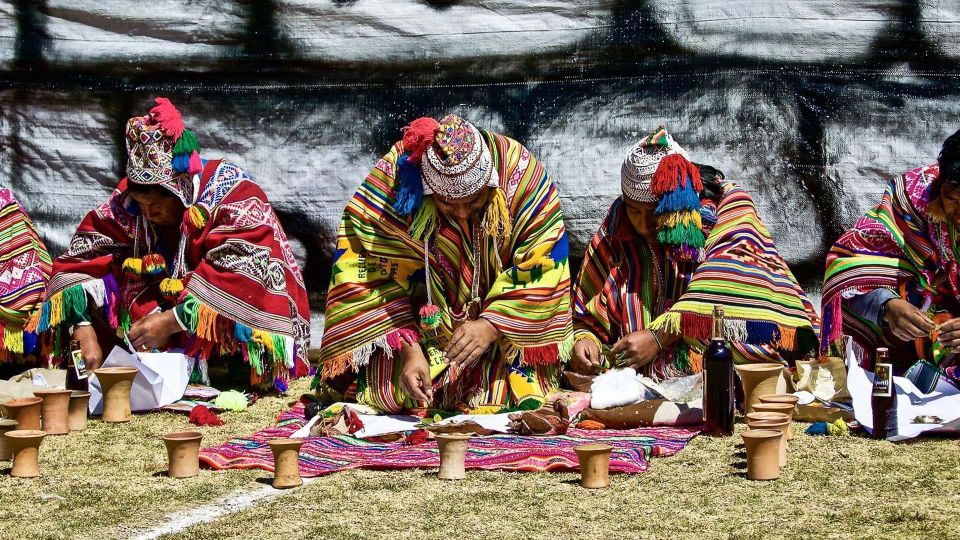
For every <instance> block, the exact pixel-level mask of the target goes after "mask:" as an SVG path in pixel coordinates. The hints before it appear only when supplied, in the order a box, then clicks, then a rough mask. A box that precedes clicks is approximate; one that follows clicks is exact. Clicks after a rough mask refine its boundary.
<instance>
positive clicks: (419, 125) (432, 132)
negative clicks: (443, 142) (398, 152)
mask: <svg viewBox="0 0 960 540" xmlns="http://www.w3.org/2000/svg"><path fill="white" fill-rule="evenodd" d="M439 129H440V123H439V122H437V121H436V120H434V119H433V118H430V117H428V116H424V117H421V118H417V119H416V120H414V121H413V122H410V124H409V125H408V126H407V127H405V128H403V139H401V141H402V142H403V151H404V153H406V154H408V155H409V156H410V157H409V159H410V163H411V164H413V165H419V164H420V160H421V159H422V158H423V153H424V152H426V151H427V148H430V145H431V144H433V140H434V139H435V138H436V136H437V131H439Z"/></svg>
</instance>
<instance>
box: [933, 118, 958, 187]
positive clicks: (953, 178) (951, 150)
mask: <svg viewBox="0 0 960 540" xmlns="http://www.w3.org/2000/svg"><path fill="white" fill-rule="evenodd" d="M937 162H938V163H939V164H940V180H942V181H944V182H949V183H950V184H952V185H953V186H955V187H960V130H958V131H957V132H956V133H954V134H953V135H951V136H949V137H947V140H945V141H943V148H941V149H940V156H939V157H938V158H937Z"/></svg>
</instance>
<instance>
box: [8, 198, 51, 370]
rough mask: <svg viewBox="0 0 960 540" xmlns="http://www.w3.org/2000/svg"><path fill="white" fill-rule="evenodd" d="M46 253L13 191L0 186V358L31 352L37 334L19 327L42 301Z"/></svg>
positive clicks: (47, 264)
mask: <svg viewBox="0 0 960 540" xmlns="http://www.w3.org/2000/svg"><path fill="white" fill-rule="evenodd" d="M50 268H51V261H50V254H49V253H48V252H47V248H46V246H45V245H44V244H43V240H41V239H40V237H39V236H38V235H37V231H36V229H34V227H33V223H32V222H31V221H30V218H29V217H27V214H26V213H25V212H24V211H23V208H21V206H20V203H18V202H17V200H16V199H15V198H14V196H13V193H11V192H10V190H8V189H7V188H4V187H0V362H2V361H6V360H9V359H10V358H11V354H10V353H13V354H17V355H19V354H24V353H31V352H35V350H36V348H37V337H36V335H35V334H34V333H32V332H27V333H24V331H23V328H24V326H26V323H27V321H28V319H29V318H30V316H31V315H32V314H34V313H35V312H37V311H38V310H39V308H40V305H41V304H42V303H43V298H44V291H45V289H46V286H47V280H48V279H49V278H50Z"/></svg>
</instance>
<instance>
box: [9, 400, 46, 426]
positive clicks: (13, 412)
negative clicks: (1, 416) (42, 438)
mask: <svg viewBox="0 0 960 540" xmlns="http://www.w3.org/2000/svg"><path fill="white" fill-rule="evenodd" d="M42 403H43V398H38V397H26V398H20V399H11V400H10V401H7V402H5V403H4V404H3V406H4V407H5V408H6V409H7V417H9V418H12V419H14V420H16V421H17V429H20V430H36V431H39V430H40V405H41V404H42Z"/></svg>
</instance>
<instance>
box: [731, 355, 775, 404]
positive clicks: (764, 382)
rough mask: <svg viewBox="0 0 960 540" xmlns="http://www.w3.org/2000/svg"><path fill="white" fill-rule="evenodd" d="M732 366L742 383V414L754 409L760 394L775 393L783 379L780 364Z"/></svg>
mask: <svg viewBox="0 0 960 540" xmlns="http://www.w3.org/2000/svg"><path fill="white" fill-rule="evenodd" d="M734 368H735V369H736V370H737V374H738V375H740V381H741V382H742V383H743V414H749V413H752V412H753V411H754V408H753V407H754V406H755V405H756V404H757V403H760V396H763V395H766V394H776V393H777V387H778V383H780V381H782V380H783V365H781V364H772V363H771V364H739V365H737V366H734Z"/></svg>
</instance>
